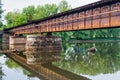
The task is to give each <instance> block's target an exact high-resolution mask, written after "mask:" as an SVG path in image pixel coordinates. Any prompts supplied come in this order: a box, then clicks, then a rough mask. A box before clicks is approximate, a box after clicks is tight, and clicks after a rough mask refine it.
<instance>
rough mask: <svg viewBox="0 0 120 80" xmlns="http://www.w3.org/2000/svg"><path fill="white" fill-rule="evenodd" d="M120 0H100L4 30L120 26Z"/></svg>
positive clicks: (64, 29)
mask: <svg viewBox="0 0 120 80" xmlns="http://www.w3.org/2000/svg"><path fill="white" fill-rule="evenodd" d="M119 21H120V0H102V1H98V2H95V3H92V4H88V5H85V6H82V7H79V8H75V9H72V10H69V11H66V12H63V13H59V14H55V15H52V16H49V17H46V18H44V19H40V20H36V21H33V22H31V23H26V24H23V25H20V26H17V27H15V28H11V29H7V30H6V31H9V32H12V33H14V34H31V33H43V32H60V31H72V30H85V29H101V28H111V27H119V26H120V22H119Z"/></svg>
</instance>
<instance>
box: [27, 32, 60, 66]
mask: <svg viewBox="0 0 120 80" xmlns="http://www.w3.org/2000/svg"><path fill="white" fill-rule="evenodd" d="M61 44H62V41H61V38H60V37H58V36H53V35H51V33H48V34H47V35H45V36H44V35H41V36H39V35H28V36H27V40H26V46H25V49H26V52H25V53H26V57H27V63H28V64H34V63H37V64H42V63H47V62H51V61H56V60H59V59H60V54H61V50H62V48H61Z"/></svg>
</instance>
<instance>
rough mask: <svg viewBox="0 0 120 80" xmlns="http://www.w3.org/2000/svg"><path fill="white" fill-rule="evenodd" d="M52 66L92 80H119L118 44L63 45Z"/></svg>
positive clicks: (119, 53) (119, 57)
mask: <svg viewBox="0 0 120 80" xmlns="http://www.w3.org/2000/svg"><path fill="white" fill-rule="evenodd" d="M92 47H94V48H95V51H93V52H92V51H88V50H89V49H90V48H92ZM54 65H56V66H58V67H59V68H62V69H64V70H67V71H70V72H73V73H75V74H78V75H83V76H85V77H87V78H90V79H92V80H120V78H119V76H120V42H100V43H65V44H64V45H63V53H62V58H61V60H60V61H59V62H57V63H54Z"/></svg>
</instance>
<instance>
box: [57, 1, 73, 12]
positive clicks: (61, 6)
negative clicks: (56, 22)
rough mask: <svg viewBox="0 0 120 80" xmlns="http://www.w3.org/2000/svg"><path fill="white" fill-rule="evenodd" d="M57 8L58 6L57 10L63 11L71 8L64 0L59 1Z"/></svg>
mask: <svg viewBox="0 0 120 80" xmlns="http://www.w3.org/2000/svg"><path fill="white" fill-rule="evenodd" d="M58 8H59V12H64V11H67V10H69V9H71V6H70V5H69V4H68V2H67V1H66V0H62V1H61V2H60V3H59V5H58Z"/></svg>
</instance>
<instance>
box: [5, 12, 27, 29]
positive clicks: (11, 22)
mask: <svg viewBox="0 0 120 80" xmlns="http://www.w3.org/2000/svg"><path fill="white" fill-rule="evenodd" d="M5 20H6V22H7V28H10V27H13V26H17V25H20V24H23V23H26V22H27V19H26V16H24V15H22V14H21V13H20V12H19V11H14V12H8V13H7V15H5Z"/></svg>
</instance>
